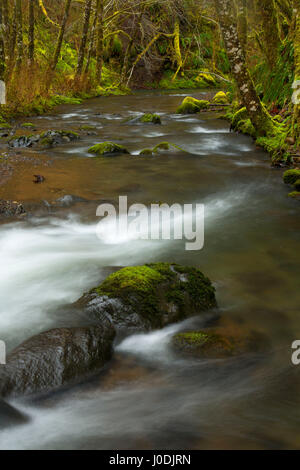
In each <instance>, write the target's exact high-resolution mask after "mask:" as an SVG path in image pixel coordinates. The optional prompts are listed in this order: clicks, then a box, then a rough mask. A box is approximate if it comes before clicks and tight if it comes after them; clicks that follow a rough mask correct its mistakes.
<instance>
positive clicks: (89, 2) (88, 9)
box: [76, 0, 92, 78]
mask: <svg viewBox="0 0 300 470" xmlns="http://www.w3.org/2000/svg"><path fill="white" fill-rule="evenodd" d="M91 9H92V0H86V2H85V8H84V20H83V29H82V36H81V42H80V47H79V53H78V62H77V69H76V77H77V78H78V77H80V75H81V73H82V68H83V61H84V55H85V49H86V44H87V39H88V31H89V24H90V17H91Z"/></svg>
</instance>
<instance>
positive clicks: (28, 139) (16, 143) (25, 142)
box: [8, 135, 40, 148]
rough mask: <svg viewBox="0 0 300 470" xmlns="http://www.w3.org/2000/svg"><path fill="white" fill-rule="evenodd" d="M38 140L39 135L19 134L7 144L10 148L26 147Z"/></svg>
mask: <svg viewBox="0 0 300 470" xmlns="http://www.w3.org/2000/svg"><path fill="white" fill-rule="evenodd" d="M39 140H40V136H39V135H32V136H26V135H21V136H20V137H17V138H16V139H12V140H10V141H9V142H8V145H9V146H10V147H12V148H27V147H32V146H33V145H34V144H36V143H37V142H38V141H39Z"/></svg>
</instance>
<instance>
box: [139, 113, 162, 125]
mask: <svg viewBox="0 0 300 470" xmlns="http://www.w3.org/2000/svg"><path fill="white" fill-rule="evenodd" d="M140 122H143V123H152V124H161V118H160V116H159V115H158V114H149V113H148V114H144V115H143V116H142V117H141V118H140Z"/></svg>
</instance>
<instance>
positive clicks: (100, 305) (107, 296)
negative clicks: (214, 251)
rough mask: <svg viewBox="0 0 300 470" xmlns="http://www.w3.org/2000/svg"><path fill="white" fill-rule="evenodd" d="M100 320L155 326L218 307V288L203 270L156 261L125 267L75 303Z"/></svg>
mask: <svg viewBox="0 0 300 470" xmlns="http://www.w3.org/2000/svg"><path fill="white" fill-rule="evenodd" d="M75 305H76V306H77V307H78V308H79V309H84V310H86V311H87V312H89V314H90V315H91V316H92V317H93V318H96V319H98V320H99V321H100V322H102V321H103V320H105V319H106V318H109V320H110V321H112V323H113V324H114V325H115V326H116V327H117V328H121V329H127V330H128V329H137V330H151V329H153V328H162V327H164V326H166V325H168V324H169V323H174V322H178V321H181V320H183V319H185V318H187V317H189V316H192V315H196V314H198V313H201V312H203V311H206V310H209V309H211V308H214V307H216V305H217V304H216V299H215V289H214V287H213V286H212V284H211V282H210V280H209V279H208V278H207V277H205V276H204V275H203V274H202V273H201V271H199V270H198V269H196V268H193V267H184V266H180V265H177V264H169V263H155V264H147V265H144V266H135V267H128V268H123V269H121V270H119V271H117V272H115V273H113V274H111V275H110V276H109V277H108V278H107V279H106V280H105V281H104V282H103V283H102V284H101V285H100V286H98V287H96V288H94V289H92V290H91V291H90V292H88V293H87V294H85V295H84V296H83V297H81V299H79V300H78V301H77V302H76V304H75Z"/></svg>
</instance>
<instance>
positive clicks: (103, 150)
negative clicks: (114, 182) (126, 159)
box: [88, 142, 129, 157]
mask: <svg viewBox="0 0 300 470" xmlns="http://www.w3.org/2000/svg"><path fill="white" fill-rule="evenodd" d="M88 151H89V153H93V154H95V155H96V156H97V157H111V156H115V155H120V154H122V153H123V154H128V155H129V151H128V150H127V148H125V147H124V146H123V145H119V144H115V143H114V142H102V143H100V144H96V145H94V146H93V147H90V148H89V150H88Z"/></svg>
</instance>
